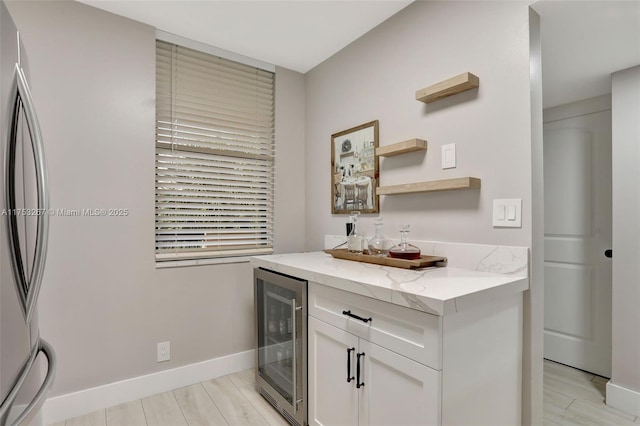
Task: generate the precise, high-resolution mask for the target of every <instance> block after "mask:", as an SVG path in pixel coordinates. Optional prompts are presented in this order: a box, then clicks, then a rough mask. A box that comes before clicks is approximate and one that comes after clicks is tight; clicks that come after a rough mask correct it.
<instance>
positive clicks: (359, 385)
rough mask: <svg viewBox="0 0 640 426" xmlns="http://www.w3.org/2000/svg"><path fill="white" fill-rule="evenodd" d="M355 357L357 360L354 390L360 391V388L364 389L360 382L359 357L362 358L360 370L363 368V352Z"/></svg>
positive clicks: (362, 383)
mask: <svg viewBox="0 0 640 426" xmlns="http://www.w3.org/2000/svg"><path fill="white" fill-rule="evenodd" d="M356 357H357V358H358V360H357V364H356V377H357V378H356V388H358V389H360V388H361V387H364V382H360V357H362V368H364V352H362V353H361V354H356Z"/></svg>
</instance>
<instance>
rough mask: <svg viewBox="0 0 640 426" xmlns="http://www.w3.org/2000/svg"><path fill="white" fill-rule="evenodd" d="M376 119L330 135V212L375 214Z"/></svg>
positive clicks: (377, 205)
mask: <svg viewBox="0 0 640 426" xmlns="http://www.w3.org/2000/svg"><path fill="white" fill-rule="evenodd" d="M378 144H379V141H378V120H374V121H370V122H368V123H364V124H361V125H359V126H356V127H352V128H351V129H347V130H343V131H341V132H338V133H334V134H333V135H331V213H332V214H350V213H351V212H352V211H359V212H360V213H379V212H380V202H379V198H378V195H376V189H377V188H378V184H379V180H380V167H379V161H378V157H377V156H376V148H378Z"/></svg>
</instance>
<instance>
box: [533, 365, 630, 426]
mask: <svg viewBox="0 0 640 426" xmlns="http://www.w3.org/2000/svg"><path fill="white" fill-rule="evenodd" d="M608 380H609V379H605V378H604V377H600V376H596V375H594V374H591V373H587V372H585V371H581V370H576V369H575V368H571V367H567V366H566V365H562V364H557V363H555V362H552V361H547V360H545V361H544V413H543V415H544V425H545V426H556V425H572V426H573V425H585V426H623V425H633V426H638V424H639V423H640V417H635V416H633V415H631V414H627V413H625V412H623V411H620V410H616V409H615V408H611V407H609V406H608V405H606V404H605V403H604V401H605V386H606V384H607V381H608Z"/></svg>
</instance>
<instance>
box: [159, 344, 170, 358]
mask: <svg viewBox="0 0 640 426" xmlns="http://www.w3.org/2000/svg"><path fill="white" fill-rule="evenodd" d="M170 359H171V342H160V343H158V362H164V361H169V360H170Z"/></svg>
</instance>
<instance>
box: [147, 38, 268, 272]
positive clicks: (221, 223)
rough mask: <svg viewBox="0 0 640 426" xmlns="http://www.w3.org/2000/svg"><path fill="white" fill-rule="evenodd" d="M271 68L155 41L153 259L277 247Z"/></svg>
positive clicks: (254, 251)
mask: <svg viewBox="0 0 640 426" xmlns="http://www.w3.org/2000/svg"><path fill="white" fill-rule="evenodd" d="M273 168H274V74H273V73H271V72H268V71H264V70H262V69H259V68H255V67H251V66H248V65H244V64H240V63H237V62H233V61H230V60H227V59H223V58H220V57H217V56H213V55H209V54H207V53H202V52H199V51H196V50H192V49H188V48H185V47H182V46H177V45H175V44H171V43H167V42H164V41H160V40H158V41H157V42H156V212H155V223H156V260H157V261H165V260H181V259H202V258H217V257H235V256H247V255H254V254H266V253H271V252H272V251H273V198H274V170H273Z"/></svg>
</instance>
